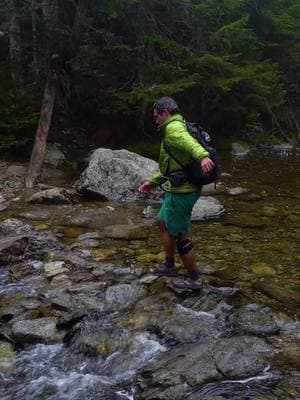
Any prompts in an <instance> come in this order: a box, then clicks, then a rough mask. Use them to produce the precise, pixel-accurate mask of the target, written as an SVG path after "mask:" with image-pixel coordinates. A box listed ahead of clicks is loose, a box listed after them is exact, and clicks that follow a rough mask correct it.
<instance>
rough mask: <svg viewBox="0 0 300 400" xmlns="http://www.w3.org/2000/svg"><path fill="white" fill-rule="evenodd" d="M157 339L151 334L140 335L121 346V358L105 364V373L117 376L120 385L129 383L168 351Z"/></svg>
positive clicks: (115, 358) (114, 358) (112, 358)
mask: <svg viewBox="0 0 300 400" xmlns="http://www.w3.org/2000/svg"><path fill="white" fill-rule="evenodd" d="M120 350H121V351H120ZM166 350H167V349H166V347H165V346H162V345H161V344H160V343H159V341H158V339H157V337H156V336H155V335H153V334H149V333H138V334H135V335H134V336H131V337H130V338H128V339H127V340H125V341H124V343H123V344H122V346H119V353H120V354H119V356H118V357H111V358H109V359H107V360H106V362H105V373H106V374H109V375H113V376H116V375H117V381H118V382H119V383H123V382H124V383H127V382H130V381H131V380H132V377H134V376H135V375H136V371H137V370H138V369H140V368H141V367H143V366H144V365H145V364H147V362H148V361H149V360H150V359H152V358H153V357H154V356H155V355H157V354H159V353H162V352H164V351H166Z"/></svg>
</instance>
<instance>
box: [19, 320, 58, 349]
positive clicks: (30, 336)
mask: <svg viewBox="0 0 300 400" xmlns="http://www.w3.org/2000/svg"><path fill="white" fill-rule="evenodd" d="M56 324H57V318H52V317H50V318H37V319H34V320H24V321H17V322H15V323H14V324H13V325H12V335H13V339H14V341H15V342H16V343H18V344H31V343H54V342H57V341H60V339H61V338H62V335H59V334H58V331H57V329H56Z"/></svg>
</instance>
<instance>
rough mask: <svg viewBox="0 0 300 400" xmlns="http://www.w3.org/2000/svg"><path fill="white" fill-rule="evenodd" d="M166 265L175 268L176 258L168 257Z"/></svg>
mask: <svg viewBox="0 0 300 400" xmlns="http://www.w3.org/2000/svg"><path fill="white" fill-rule="evenodd" d="M164 264H165V266H166V267H167V268H174V266H175V265H174V258H173V257H166V259H165V262H164Z"/></svg>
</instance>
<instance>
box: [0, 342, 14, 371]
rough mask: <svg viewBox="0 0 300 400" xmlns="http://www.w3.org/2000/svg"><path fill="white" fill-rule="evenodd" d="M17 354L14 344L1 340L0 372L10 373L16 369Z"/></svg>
mask: <svg viewBox="0 0 300 400" xmlns="http://www.w3.org/2000/svg"><path fill="white" fill-rule="evenodd" d="M15 363H16V354H15V352H14V349H13V346H12V345H11V344H10V343H7V342H0V373H1V374H10V373H11V372H13V370H14V366H15Z"/></svg>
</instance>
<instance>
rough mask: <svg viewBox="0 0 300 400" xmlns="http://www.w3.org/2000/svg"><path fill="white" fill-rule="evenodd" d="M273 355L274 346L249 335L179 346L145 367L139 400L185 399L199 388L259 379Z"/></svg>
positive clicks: (140, 380) (141, 376) (140, 382)
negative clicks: (258, 376)
mask: <svg viewBox="0 0 300 400" xmlns="http://www.w3.org/2000/svg"><path fill="white" fill-rule="evenodd" d="M271 354H272V347H271V346H269V345H267V344H266V343H265V342H264V341H263V340H262V339H259V338H256V337H249V336H238V337H232V338H229V339H217V340H214V341H211V342H209V343H201V344H195V343H194V344H185V345H182V346H178V347H175V348H174V349H172V350H170V351H168V352H166V353H162V354H161V355H160V357H159V358H158V359H156V360H155V361H153V362H151V363H150V364H148V365H147V366H146V367H145V368H144V370H143V371H142V373H141V375H140V378H139V386H140V388H141V392H140V393H138V395H137V399H147V400H154V399H155V400H160V399H161V400H182V399H186V398H187V397H188V395H189V394H191V393H192V392H193V391H194V390H195V389H196V388H197V387H198V386H199V385H203V384H206V383H209V382H215V381H220V380H226V379H241V378H245V377H251V376H255V375H257V374H259V373H261V372H262V371H263V370H264V369H265V368H266V367H267V365H268V361H267V356H270V355H271Z"/></svg>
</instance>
